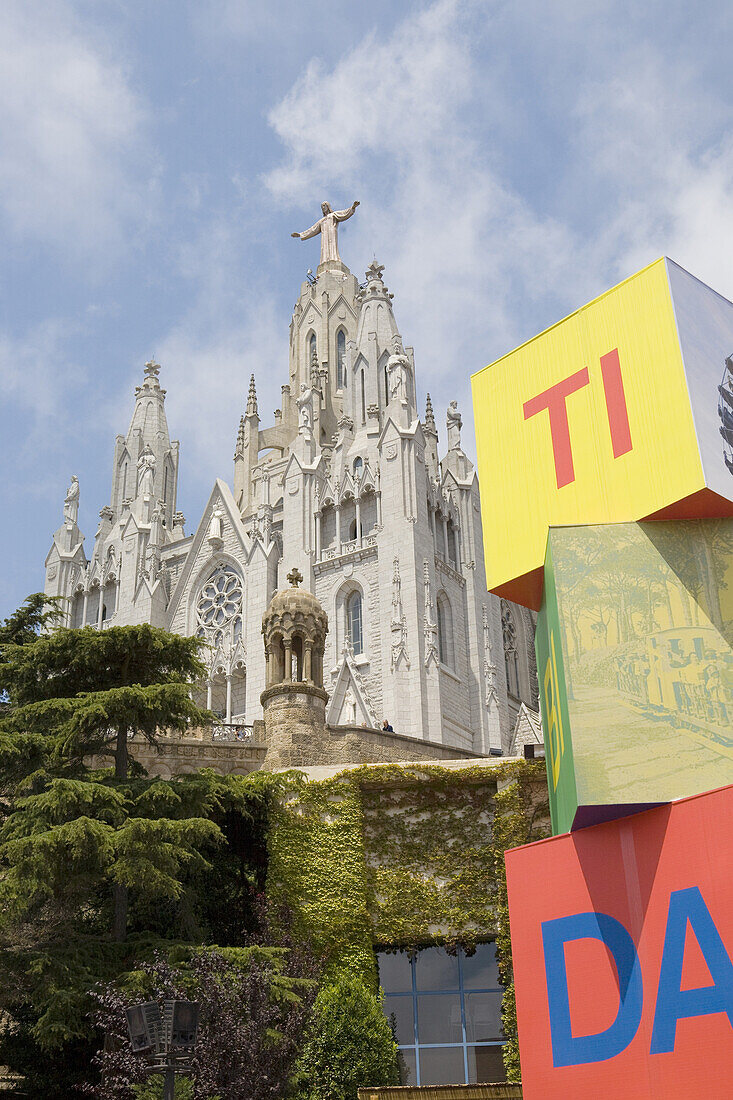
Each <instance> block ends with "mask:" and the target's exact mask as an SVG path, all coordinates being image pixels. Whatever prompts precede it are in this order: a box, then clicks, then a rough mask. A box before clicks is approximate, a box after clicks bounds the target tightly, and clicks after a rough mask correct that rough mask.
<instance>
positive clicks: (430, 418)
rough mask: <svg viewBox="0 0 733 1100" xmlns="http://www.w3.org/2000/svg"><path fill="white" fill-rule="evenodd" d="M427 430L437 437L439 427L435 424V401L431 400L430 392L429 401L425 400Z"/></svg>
mask: <svg viewBox="0 0 733 1100" xmlns="http://www.w3.org/2000/svg"><path fill="white" fill-rule="evenodd" d="M425 431H426V432H430V434H431V435H434V436H436V437H437V435H438V429H437V428H436V426H435V413H434V412H433V402H432V401H431V400H430V394H428V395H427V401H426V402H425Z"/></svg>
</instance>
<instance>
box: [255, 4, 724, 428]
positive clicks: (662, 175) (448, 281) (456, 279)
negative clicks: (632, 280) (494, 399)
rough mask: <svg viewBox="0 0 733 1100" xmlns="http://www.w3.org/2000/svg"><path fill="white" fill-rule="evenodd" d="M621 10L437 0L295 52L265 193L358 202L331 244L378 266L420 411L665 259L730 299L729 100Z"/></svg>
mask: <svg viewBox="0 0 733 1100" xmlns="http://www.w3.org/2000/svg"><path fill="white" fill-rule="evenodd" d="M533 13H534V14H533ZM620 16H621V11H620V7H619V5H618V4H617V3H607V2H605V0H604V2H599V3H596V4H595V5H593V10H592V11H590V12H589V11H588V10H587V7H579V6H578V5H577V4H576V3H574V2H570V3H564V4H558V5H552V6H551V7H549V8H548V7H547V6H546V5H535V4H533V3H528V4H527V5H516V6H514V7H512V6H503V7H500V6H498V5H489V4H485V3H484V4H482V3H477V2H474V0H436V2H435V3H432V4H430V5H428V6H425V7H424V8H423V9H422V10H421V11H420V12H419V13H418V14H413V15H409V16H408V17H406V18H404V19H403V20H402V22H401V23H400V24H399V25H398V26H397V27H396V29H394V30H393V31H392V32H391V33H389V34H386V35H384V34H383V35H380V34H379V33H372V34H370V35H368V36H367V37H366V38H365V39H364V40H363V41H362V42H361V43H360V44H359V45H358V46H357V47H356V48H354V49H353V50H352V51H351V52H350V53H348V54H347V55H346V56H344V57H343V58H342V59H341V60H340V61H339V62H338V63H337V64H336V65H334V66H332V67H330V68H327V67H325V66H324V65H323V64H322V63H320V62H318V61H311V62H310V64H309V65H308V66H307V68H306V69H305V71H304V73H303V74H302V76H301V77H300V78H299V79H298V80H297V81H296V82H295V83H294V85H293V87H292V88H291V90H290V92H289V93H288V94H287V95H286V96H285V97H284V98H283V100H282V101H281V102H280V103H278V104H277V105H276V106H275V107H274V109H273V110H272V111H271V113H270V116H269V117H270V122H271V124H272V126H273V128H274V130H275V132H276V134H277V135H278V137H279V138H280V139H281V141H282V142H283V146H284V156H283V159H282V162H281V163H280V165H279V166H277V167H276V168H275V169H274V170H272V171H271V172H270V173H269V174H268V175H267V176H266V177H265V183H266V185H267V187H268V188H269V189H270V191H271V193H272V194H273V195H274V196H275V197H276V198H277V199H278V200H279V201H280V202H281V203H283V204H288V205H295V204H297V205H298V206H301V205H302V204H303V201H304V199H305V198H306V197H307V198H308V209H309V210H310V211H316V210H317V206H316V203H317V202H318V201H320V200H321V199H323V198H329V199H330V200H331V201H333V202H336V203H338V205H347V203H348V202H350V201H351V200H352V199H354V198H359V199H360V200H362V207H361V209H360V210H359V212H358V214H357V217H356V218H355V219H354V221H353V222H350V223H348V225H347V226H345V227H344V230H343V231H342V248H341V251H342V254H343V255H344V257H345V259H346V260H347V262H349V261H350V260H351V258H352V257H356V256H358V257H360V262H361V261H362V260H363V261H368V260H369V259H371V256H372V250H373V249H374V250H376V251H377V253H378V255H379V259H380V260H381V261H382V262H384V263H385V264H386V272H385V278H386V280H387V282H388V283H389V284H390V286H391V288H392V289H393V290H394V291H395V292H396V297H395V311H396V314H397V319H398V322H399V323H400V326H401V328H402V332H403V336H404V338H405V339H406V340H408V341H410V342H414V343H415V345H416V353H417V370H418V383H419V385H420V387H421V389H423V390H424V389H425V388H426V387H429V388H430V389H431V390H432V392H433V399H434V404H436V405H437V403H438V402H440V403H444V402H445V401H447V400H448V399H449V398H450V397H452V396H455V395H456V392H455V391H456V388H458V390H459V393H458V396H459V397H460V399H461V403H462V406H463V409H464V413H467V412H468V406H469V402H470V396H469V393H468V376H469V374H470V373H471V372H472V371H474V370H476V369H478V368H480V367H481V366H483V365H484V364H485V363H486V362H489V361H490V360H491V359H492V358H494V357H496V356H498V355H500V354H502V353H504V352H506V351H508V350H509V349H510V348H511V347H512V346H513V345H514V344H516V343H517V342H519V341H520V340H523V339H526V338H528V337H531V336H532V335H534V334H535V333H536V332H537V331H539V330H540V329H541V328H542V327H544V326H545V325H546V324H549V323H552V322H553V321H555V320H557V319H558V318H559V317H561V316H562V315H563V314H564V313H566V312H567V311H569V310H571V309H573V308H576V307H577V306H579V305H581V304H582V303H583V302H584V301H586V300H588V299H589V298H590V297H592V296H593V295H594V294H596V293H599V292H600V291H602V290H603V289H605V288H606V287H607V286H608V285H610V284H611V283H612V282H613V281H615V280H616V279H618V278H622V277H625V276H626V275H629V274H631V273H632V272H633V271H634V270H635V269H637V268H638V267H640V266H642V265H643V264H645V263H647V262H649V261H650V260H652V259H654V258H655V257H656V256H658V255H660V254H662V253H664V252H666V253H669V254H670V255H672V256H673V257H674V258H676V259H678V260H679V262H681V263H682V264H684V265H685V266H688V267H689V268H690V269H691V270H692V271H693V272H694V273H696V274H698V275H700V276H701V277H702V278H704V279H707V280H708V281H710V282H711V283H712V284H713V285H714V286H716V288H719V289H721V290H722V291H723V292H727V293H728V294H731V292H733V251H732V250H731V249H729V248H726V247H725V246H724V245H723V246H721V242H725V241H726V240H728V239H729V235H730V231H731V229H733V203H732V202H731V199H733V183H732V182H731V181H733V171H731V169H732V168H733V142H732V141H731V137H730V128H729V123H728V121H727V116H726V111H725V110H724V107H725V104H724V102H723V101H722V100H721V97H720V96H718V97H717V99H716V89H715V86H714V85H709V84H708V88H707V89H706V90H705V91H704V92H703V91H701V89H700V87H699V72H700V69H699V66H700V63H701V58H700V57H699V56H698V55H697V54H696V55H695V61H696V64H695V65H694V66H693V65H688V66H686V65H685V64H684V63H683V61H682V60H681V58H680V57H679V56H678V54H679V52H680V50H681V49H682V47H681V46H680V44H679V43H677V42H675V41H672V40H671V39H670V40H664V38H663V37H662V36H663V34H664V27H665V25H666V24H665V23H663V22H662V23H660V22H659V16H660V12H655V11H654V10H650V11H649V13H647V14H646V15H645V16H644V19H645V20H646V21H645V22H644V21H643V20H642V19H641V18H639V17H637V16H633V18H632V16H631V14H630V13H629V18H628V19H627V20H624V18H621V17H620ZM672 29H674V28H672ZM600 56H603V57H607V59H608V63H607V64H605V65H599V64H598V58H599V57H600ZM559 58H562V59H563V60H562V63H560V61H559ZM515 89H517V90H518V94H517V95H516V96H515V97H514V99H513V100H512V96H513V93H514V91H515ZM510 101H511V107H510V115H511V125H512V126H513V127H514V128H515V132H514V133H512V134H511V135H510V134H509V132H508V129H507V122H506V116H507V104H508V103H509V102H510ZM723 120H725V123H724V124H725V125H728V134H727V135H726V133H725V130H724V129H722V127H723ZM547 124H549V126H550V127H551V128H554V129H555V131H556V133H557V142H556V143H555V144H554V145H553V142H552V139H549V143H546V141H545V135H544V132H543V130H542V129H538V127H543V126H544V125H547ZM716 127H717V129H716ZM523 128H524V129H525V130H526V132H523ZM721 133H722V136H721ZM512 145H513V146H514V147H513V148H512ZM517 147H522V148H523V149H526V159H525V162H524V163H522V159H521V156H519V155H517V153H516V148H517ZM535 147H537V148H538V149H541V152H542V155H543V156H544V158H545V161H544V163H545V164H546V166H547V168H546V170H547V181H546V184H544V183H543V179H542V175H541V173H536V172H533V170H532V169H533V168H534V164H533V163H532V157H533V154H534V151H535ZM512 156H514V158H515V159H514V161H512ZM352 266H353V264H352ZM436 397H437V401H436ZM467 419H470V416H469V417H468V418H467Z"/></svg>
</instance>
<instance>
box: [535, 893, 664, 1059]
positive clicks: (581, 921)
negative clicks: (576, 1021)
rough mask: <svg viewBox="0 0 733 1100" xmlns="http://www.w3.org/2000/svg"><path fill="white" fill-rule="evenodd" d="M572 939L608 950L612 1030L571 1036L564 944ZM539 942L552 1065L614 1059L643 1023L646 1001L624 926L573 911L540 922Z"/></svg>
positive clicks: (634, 955) (597, 914) (597, 916)
mask: <svg viewBox="0 0 733 1100" xmlns="http://www.w3.org/2000/svg"><path fill="white" fill-rule="evenodd" d="M571 940H600V941H601V943H604V944H605V945H606V947H607V948H608V950H609V951H610V952H611V955H612V956H613V960H614V962H615V964H616V970H617V972H618V985H619V1009H618V1013H617V1014H616V1019H615V1020H614V1021H613V1023H612V1024H611V1026H610V1027H608V1028H606V1030H605V1031H599V1032H598V1033H597V1034H595V1035H577V1036H573V1034H572V1029H571V1026H570V998H569V996H568V975H567V970H566V967H565V944H566V943H568V942H569V941H571ZM542 943H543V946H544V949H545V974H546V976H547V999H548V1002H549V1006H550V1035H551V1037H552V1062H553V1065H555V1066H578V1065H581V1064H583V1063H585V1062H601V1061H604V1060H605V1059H606V1058H615V1057H616V1055H617V1054H620V1053H621V1051H622V1050H625V1049H626V1047H627V1046H628V1045H629V1043H630V1042H631V1040H632V1039H633V1038H634V1036H635V1035H636V1032H637V1030H638V1028H639V1023H640V1021H641V1009H642V1004H643V997H644V994H643V990H642V984H641V968H640V966H639V958H638V956H637V954H636V948H635V947H634V943H633V940H632V939H631V936H630V935H629V933H628V932H627V931H626V929H625V928H624V926H623V924H620V923H619V922H618V921H617V920H615V919H614V918H613V917H609V916H607V914H605V913H576V914H575V916H572V917H560V918H559V919H558V920H548V921H544V922H543V924H542ZM589 980H592V977H589Z"/></svg>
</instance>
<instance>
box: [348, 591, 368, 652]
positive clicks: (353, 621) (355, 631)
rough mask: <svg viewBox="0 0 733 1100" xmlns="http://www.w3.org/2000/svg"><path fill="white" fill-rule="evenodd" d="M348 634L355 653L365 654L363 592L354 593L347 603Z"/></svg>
mask: <svg viewBox="0 0 733 1100" xmlns="http://www.w3.org/2000/svg"><path fill="white" fill-rule="evenodd" d="M346 632H347V634H348V638H349V642H350V643H351V647H352V649H353V650H354V653H363V652H364V640H363V636H362V628H361V592H352V593H351V595H350V596H349V598H348V600H347V601H346Z"/></svg>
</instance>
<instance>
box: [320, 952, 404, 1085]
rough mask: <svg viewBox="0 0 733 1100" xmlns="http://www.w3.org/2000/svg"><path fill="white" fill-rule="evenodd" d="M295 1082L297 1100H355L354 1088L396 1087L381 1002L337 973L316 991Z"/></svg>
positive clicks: (396, 1071) (393, 1047) (358, 983)
mask: <svg viewBox="0 0 733 1100" xmlns="http://www.w3.org/2000/svg"><path fill="white" fill-rule="evenodd" d="M298 1078H299V1098H300V1100H357V1089H358V1088H360V1087H368V1086H372V1087H378V1086H380V1085H398V1084H399V1083H400V1079H399V1069H398V1064H397V1044H396V1043H395V1039H394V1035H393V1033H392V1028H391V1026H390V1023H389V1020H388V1019H387V1017H386V1016H385V1014H384V1011H383V1009H382V1004H381V1000H380V998H379V997H378V996H377V995H376V994H375V993H373V992H372V991H371V990H370V989H368V988H367V987H366V986H365V985H364V982H363V981H362V980H361V979H360V978H359V977H357V976H356V975H354V974H351V973H349V972H341V973H339V974H337V975H336V976H335V977H334V978H332V979H331V980H330V981H329V982H328V983H327V984H325V985H324V986H323V987H322V988H321V989H320V990H319V993H318V996H317V997H316V1001H315V1005H314V1007H313V1018H312V1020H311V1024H310V1028H309V1031H308V1036H307V1040H306V1044H305V1047H304V1049H303V1053H302V1055H301V1057H300V1060H299V1063H298Z"/></svg>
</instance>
